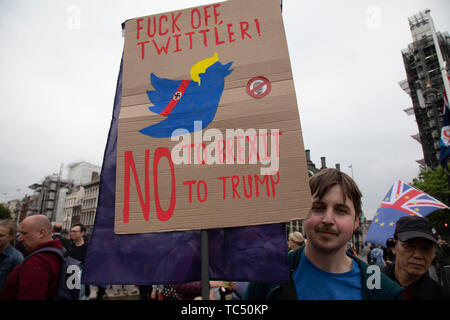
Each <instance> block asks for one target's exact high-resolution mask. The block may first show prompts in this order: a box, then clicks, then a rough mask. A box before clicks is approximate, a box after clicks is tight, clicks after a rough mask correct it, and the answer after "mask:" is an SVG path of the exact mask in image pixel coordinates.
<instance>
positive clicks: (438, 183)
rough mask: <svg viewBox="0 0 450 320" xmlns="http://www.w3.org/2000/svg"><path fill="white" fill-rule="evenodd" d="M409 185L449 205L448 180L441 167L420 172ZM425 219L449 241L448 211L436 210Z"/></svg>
mask: <svg viewBox="0 0 450 320" xmlns="http://www.w3.org/2000/svg"><path fill="white" fill-rule="evenodd" d="M411 185H412V186H414V187H415V188H417V189H420V190H422V191H423V192H425V193H427V194H428V195H430V196H432V197H433V198H435V199H437V200H439V201H441V202H443V203H445V204H446V205H447V206H448V205H449V203H450V201H449V199H450V187H449V178H448V176H447V172H445V170H444V168H442V167H438V168H437V169H436V170H431V169H429V170H423V171H421V172H420V173H419V176H418V177H417V178H414V179H413V182H412V184H411ZM427 218H428V220H429V221H430V222H431V223H432V224H433V225H434V227H435V228H436V231H437V232H438V233H439V235H440V236H441V237H442V238H443V239H445V240H450V211H449V210H437V211H435V212H433V213H432V214H430V215H429V216H428V217H427ZM446 225H447V226H446Z"/></svg>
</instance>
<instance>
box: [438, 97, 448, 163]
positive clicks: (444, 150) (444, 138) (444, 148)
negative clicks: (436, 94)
mask: <svg viewBox="0 0 450 320" xmlns="http://www.w3.org/2000/svg"><path fill="white" fill-rule="evenodd" d="M449 145H450V106H449V104H448V99H447V95H446V94H445V93H444V118H443V119H442V129H441V141H440V157H439V162H440V164H441V166H442V167H443V168H444V169H445V170H447V159H448V157H449V156H450V147H449Z"/></svg>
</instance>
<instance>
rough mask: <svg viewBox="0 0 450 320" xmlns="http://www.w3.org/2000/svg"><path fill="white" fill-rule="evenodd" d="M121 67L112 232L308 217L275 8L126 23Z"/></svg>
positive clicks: (261, 1)
mask: <svg viewBox="0 0 450 320" xmlns="http://www.w3.org/2000/svg"><path fill="white" fill-rule="evenodd" d="M123 70H124V71H123V72H124V73H123V88H122V106H121V110H120V116H119V124H118V139H117V168H116V203H115V225H114V227H115V228H114V230H115V232H116V233H118V234H129V233H151V232H163V231H175V230H193V229H210V228H222V227H235V226H248V225H257V224H267V223H276V222H287V221H290V220H297V219H303V218H305V217H306V215H307V213H308V211H309V209H310V206H311V194H310V190H309V185H308V174H307V166H306V159H305V152H304V146H303V140H302V132H301V127H300V120H299V111H298V108H297V101H296V96H295V90H294V83H293V78H292V72H291V65H290V61H289V53H288V48H287V43H286V38H285V32H284V26H283V21H282V16H281V10H280V3H279V1H278V0H247V1H240V0H229V1H226V2H220V3H216V4H211V5H206V6H201V7H196V8H190V9H184V10H179V11H173V12H169V13H162V14H157V15H152V16H147V17H141V18H136V19H132V20H128V21H126V23H125V49H124V69H123ZM149 107H150V109H149ZM194 121H197V122H196V123H194ZM200 121H201V122H200ZM179 128H184V130H185V131H183V132H181V133H184V134H183V135H180V132H178V134H177V135H175V136H174V137H172V138H171V134H172V132H173V130H174V129H179ZM237 129H242V130H243V131H240V132H239V131H238V132H237V133H236V136H235V137H234V138H233V136H232V135H231V134H230V133H232V132H234V130H237ZM205 155H206V158H205ZM202 162H203V164H202ZM270 173H272V174H270Z"/></svg>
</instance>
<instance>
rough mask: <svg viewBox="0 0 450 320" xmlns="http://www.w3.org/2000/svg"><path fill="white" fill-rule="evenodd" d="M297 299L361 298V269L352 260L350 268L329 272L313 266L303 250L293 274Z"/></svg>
mask: <svg viewBox="0 0 450 320" xmlns="http://www.w3.org/2000/svg"><path fill="white" fill-rule="evenodd" d="M293 278H294V283H295V289H296V290H297V296H298V299H299V300H361V299H362V291H361V270H360V269H359V266H358V264H357V263H356V262H355V261H354V260H353V267H352V270H350V271H348V272H344V273H330V272H326V271H323V270H320V269H319V268H317V267H316V266H314V265H313V264H312V263H311V261H309V260H308V258H307V257H306V255H305V251H304V250H303V252H302V255H301V257H300V262H299V264H298V267H297V269H296V270H295V271H294V274H293Z"/></svg>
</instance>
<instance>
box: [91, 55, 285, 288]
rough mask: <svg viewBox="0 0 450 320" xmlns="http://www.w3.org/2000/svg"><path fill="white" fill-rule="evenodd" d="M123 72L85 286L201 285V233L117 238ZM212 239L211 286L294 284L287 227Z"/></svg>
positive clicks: (240, 230)
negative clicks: (223, 283) (216, 283)
mask: <svg viewBox="0 0 450 320" xmlns="http://www.w3.org/2000/svg"><path fill="white" fill-rule="evenodd" d="M122 67H123V59H122V62H121V65H120V72H119V77H118V80H117V88H116V95H115V99H114V109H113V117H112V121H111V127H110V130H109V134H108V141H107V144H106V149H105V153H104V156H103V166H102V171H101V175H100V190H99V191H100V192H99V199H98V206H97V212H96V216H95V223H94V228H93V232H92V236H91V240H90V242H89V245H88V250H87V254H86V259H85V262H84V266H83V275H82V283H83V284H95V285H107V284H137V285H139V284H140V285H148V284H167V283H184V282H190V281H198V280H201V260H200V231H198V230H196V231H181V232H162V233H153V234H127V235H119V234H115V233H114V206H115V191H116V147H117V127H118V118H119V111H120V106H121V100H122ZM208 238H209V257H210V261H209V263H210V279H211V280H235V281H267V282H279V281H282V282H286V281H288V278H289V269H288V264H287V245H286V235H285V228H284V224H282V223H277V224H268V225H260V226H250V227H236V228H225V229H210V230H208Z"/></svg>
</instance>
